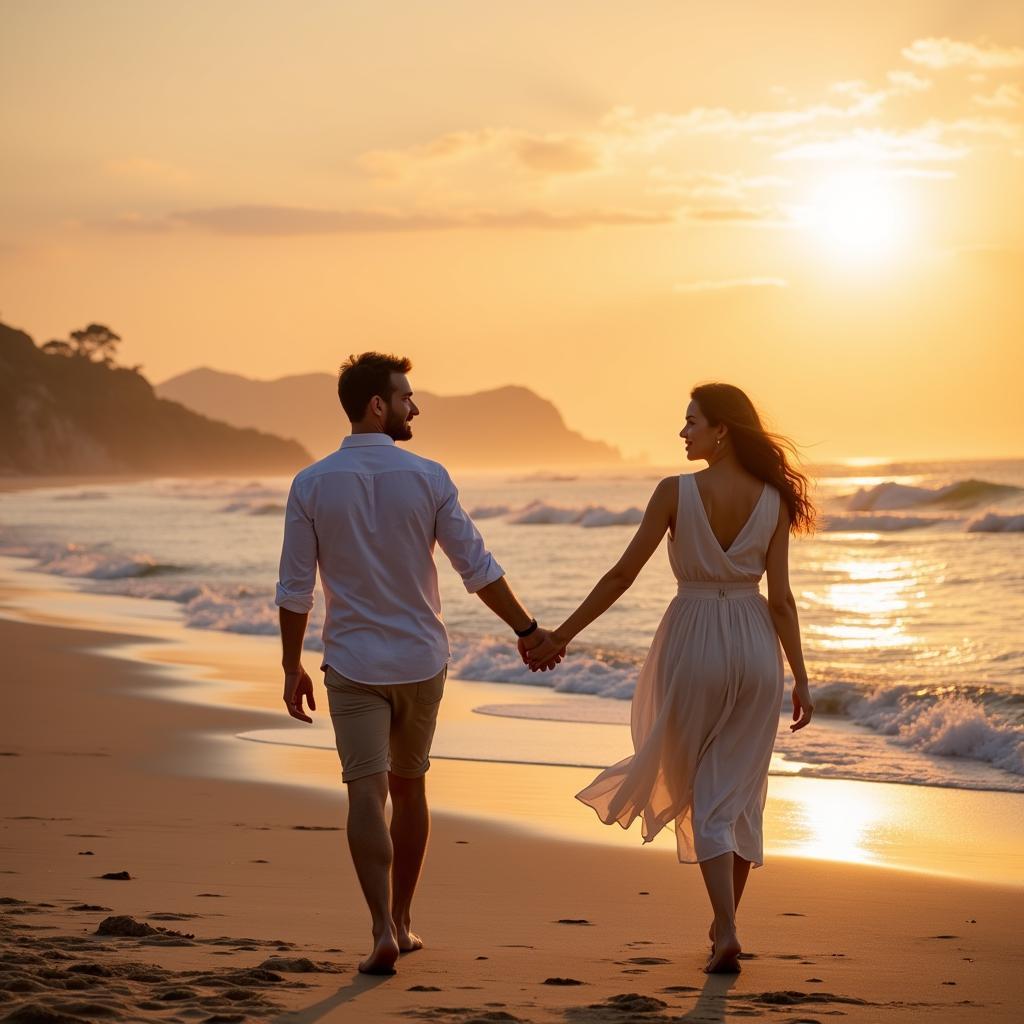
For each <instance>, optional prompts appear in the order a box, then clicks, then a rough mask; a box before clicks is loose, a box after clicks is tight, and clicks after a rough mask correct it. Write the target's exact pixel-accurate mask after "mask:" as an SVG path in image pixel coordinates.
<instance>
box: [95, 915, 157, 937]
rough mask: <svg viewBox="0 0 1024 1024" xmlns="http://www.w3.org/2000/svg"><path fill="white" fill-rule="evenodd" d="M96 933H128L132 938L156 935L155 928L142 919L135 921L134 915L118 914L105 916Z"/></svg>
mask: <svg viewBox="0 0 1024 1024" xmlns="http://www.w3.org/2000/svg"><path fill="white" fill-rule="evenodd" d="M95 934H96V935H128V936H131V937H133V938H135V937H138V936H140V935H156V934H157V930H156V929H155V928H154V927H153V926H152V925H150V924H146V923H145V922H144V921H136V920H135V918H134V917H128V916H127V915H119V916H117V917H105V918H103V920H102V921H100V923H99V927H98V928H97V929H96V932H95Z"/></svg>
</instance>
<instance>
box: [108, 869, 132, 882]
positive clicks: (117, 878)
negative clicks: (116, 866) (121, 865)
mask: <svg viewBox="0 0 1024 1024" xmlns="http://www.w3.org/2000/svg"><path fill="white" fill-rule="evenodd" d="M100 878H109V879H111V880H112V881H114V882H130V881H131V878H132V876H131V875H129V874H128V872H127V871H108V872H107V873H106V874H105V875H100Z"/></svg>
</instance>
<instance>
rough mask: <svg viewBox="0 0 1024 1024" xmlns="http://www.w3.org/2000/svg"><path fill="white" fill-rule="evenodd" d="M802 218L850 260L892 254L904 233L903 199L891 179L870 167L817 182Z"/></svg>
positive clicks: (829, 244) (906, 213) (827, 243)
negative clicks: (870, 170)
mask: <svg viewBox="0 0 1024 1024" xmlns="http://www.w3.org/2000/svg"><path fill="white" fill-rule="evenodd" d="M803 219H804V221H805V223H806V224H807V226H808V227H809V228H810V229H811V230H812V231H813V233H814V234H815V235H816V237H818V238H819V239H820V240H821V242H823V243H824V244H825V245H826V246H827V247H828V248H829V250H830V251H832V252H833V253H834V254H836V255H839V256H842V257H847V258H850V259H866V258H869V257H872V258H878V257H886V256H892V255H894V254H895V253H896V252H897V251H898V250H899V249H900V248H902V246H903V245H904V244H905V243H906V241H907V236H908V226H909V225H908V206H907V202H906V198H905V197H904V196H903V195H902V194H901V193H900V191H899V189H898V188H897V186H896V183H895V182H894V181H893V179H892V178H890V177H884V176H882V175H881V174H879V173H873V172H869V171H849V172H846V173H843V174H837V175H835V176H834V177H831V178H828V179H826V180H825V181H823V182H821V184H819V185H818V186H817V188H815V189H813V191H812V193H811V200H810V203H809V205H808V206H807V207H806V208H805V210H804V217H803Z"/></svg>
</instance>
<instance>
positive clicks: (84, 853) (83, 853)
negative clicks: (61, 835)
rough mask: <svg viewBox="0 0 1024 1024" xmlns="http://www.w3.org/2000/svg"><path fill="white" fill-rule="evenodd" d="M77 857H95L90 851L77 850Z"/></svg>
mask: <svg viewBox="0 0 1024 1024" xmlns="http://www.w3.org/2000/svg"><path fill="white" fill-rule="evenodd" d="M78 856H79V857H95V856H96V854H95V853H93V852H92V850H79V851H78Z"/></svg>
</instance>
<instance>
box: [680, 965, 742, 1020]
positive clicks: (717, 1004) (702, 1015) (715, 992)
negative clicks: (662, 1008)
mask: <svg viewBox="0 0 1024 1024" xmlns="http://www.w3.org/2000/svg"><path fill="white" fill-rule="evenodd" d="M738 980H739V975H738V974H709V975H708V976H707V980H706V981H705V982H704V987H703V988H702V989H701V993H700V995H699V996H697V1002H696V1003H695V1004H694V1006H693V1009H692V1010H690V1011H689V1012H688V1013H684V1014H683V1016H682V1017H675V1018H674V1019H675V1020H676V1021H684V1020H688V1021H693V1022H694V1024H696V1022H697V1021H700V1024H723V1022H724V1021H725V1015H726V1011H727V1009H728V1007H727V1003H728V995H729V991H730V989H732V988H734V987H735V985H736V982H737V981H738Z"/></svg>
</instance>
